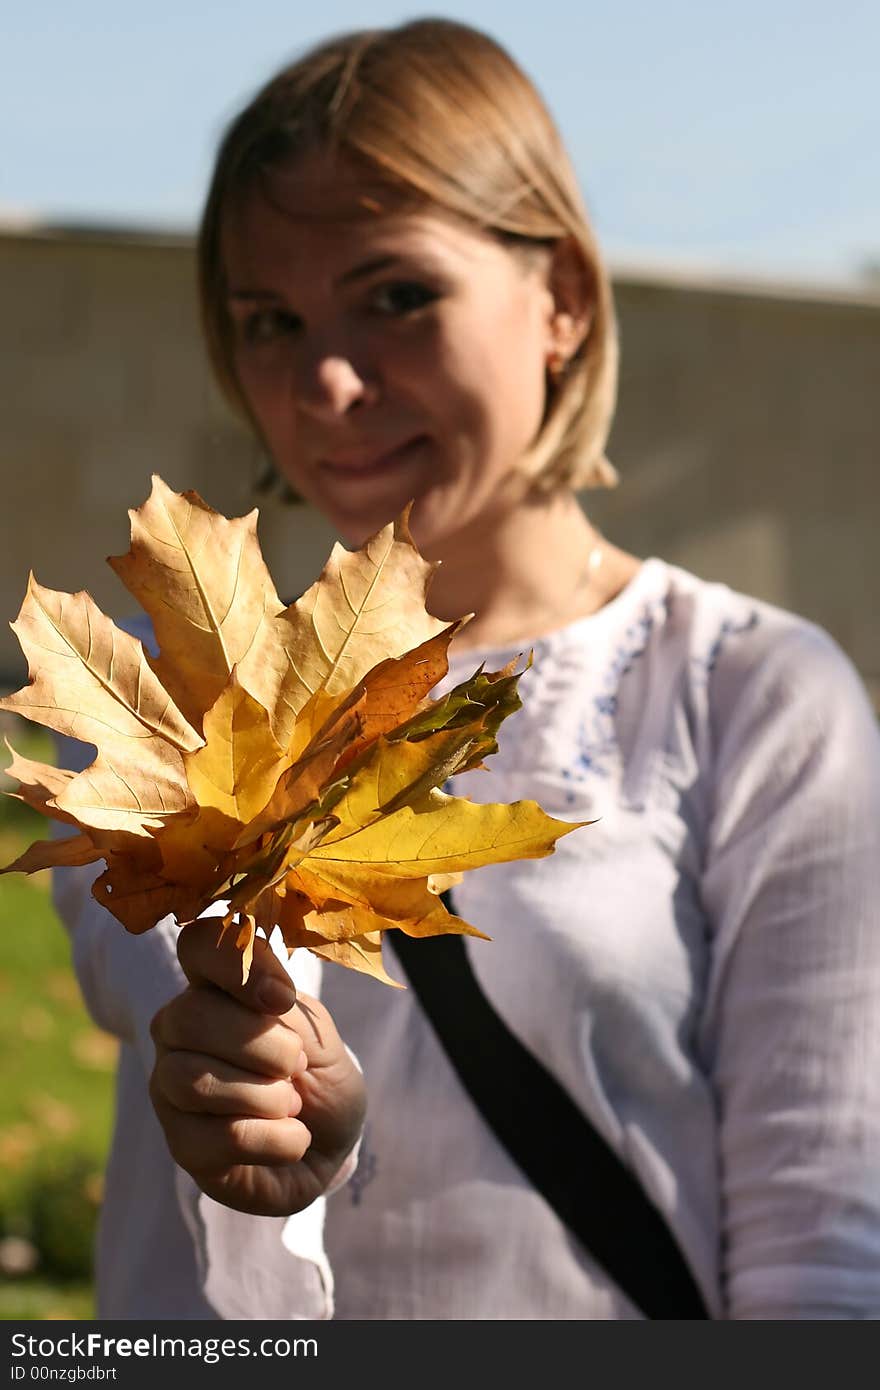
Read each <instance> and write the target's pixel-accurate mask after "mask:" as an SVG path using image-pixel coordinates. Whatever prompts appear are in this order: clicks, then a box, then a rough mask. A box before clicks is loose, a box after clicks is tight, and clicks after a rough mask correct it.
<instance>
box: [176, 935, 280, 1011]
mask: <svg viewBox="0 0 880 1390" xmlns="http://www.w3.org/2000/svg"><path fill="white" fill-rule="evenodd" d="M177 956H178V959H179V961H180V964H181V967H182V968H183V973H184V974H185V975H186V978H187V979H188V980H189V983H190V984H191V985H214V986H216V988H217V989H221V990H223V992H224V994H228V995H230V996H231V998H233V999H237V1000H238V1001H239V1003H241V1004H245V1005H246V1006H247V1007H248V1008H249V1009H253V1010H254V1011H255V1012H256V1013H265V1014H286V1013H287V1012H288V1011H289V1010H290V1009H292V1008H293V1006H294V1004H295V1003H296V988H295V986H294V983H293V981H292V980H291V978H290V976H289V975H288V973H287V971H286V970H285V968H284V966H283V965H282V963H281V961H280V960H279V959H278V957H277V956H276V955H275V953H274V951H273V950H272V948H271V946H270V945H269V943H268V942H267V941H264V940H263V938H262V937H259V936H258V937H257V938H256V940H255V941H254V958H253V962H252V964H251V968H250V973H249V975H248V978H247V983H246V984H242V980H241V973H242V972H241V951H240V950H238V949H237V947H236V945H235V933H234V932H233V931H227V932H226V933H225V934H224V936H223V939H222V941H221V940H220V923H219V921H218V919H217V918H216V917H201V918H199V919H198V920H197V921H195V922H190V923H189V924H188V925H187V926H185V927H182V928H181V930H180V934H179V936H178V938H177Z"/></svg>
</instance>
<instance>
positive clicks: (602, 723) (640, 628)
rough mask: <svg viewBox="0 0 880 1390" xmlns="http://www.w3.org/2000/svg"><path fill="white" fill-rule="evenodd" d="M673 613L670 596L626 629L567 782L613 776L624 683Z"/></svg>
mask: <svg viewBox="0 0 880 1390" xmlns="http://www.w3.org/2000/svg"><path fill="white" fill-rule="evenodd" d="M669 609H670V599H669V596H668V595H664V597H663V598H662V599H661V600H660V601H659V602H654V603H647V604H645V606H644V608H643V609H642V611H641V613H640V614H639V615H638V617H637V618H636V619H635V621H634V622H632V623H631V624H630V626H629V627H628V628H627V629H626V631H625V633H624V635H623V640H622V641H621V643H620V645H619V646H618V648H617V650H616V651H615V653H614V656H613V658H612V661H611V664H610V666H609V668H608V671H607V673H606V675H605V678H604V681H603V689H602V691H601V692H600V694H598V695H597V696H595V698H594V699H593V702H592V709H591V711H590V714H589V716H588V718H587V719H586V721H585V723H584V724H583V726H582V727H581V729H580V732H579V734H578V742H577V751H576V754H575V764H574V767H570V768H563V771H562V776H563V778H565V780H566V781H568V782H572V783H576V784H578V785H579V786H580V785H582V784H583V783H584V782H585V781H587V779H588V778H589V776H590V775H591V774H593V775H595V776H597V777H607V776H608V775H609V772H610V768H609V765H608V764H609V760H610V759H611V758H612V757H613V756H614V754H615V753H616V751H617V731H616V729H615V727H614V720H615V718H616V715H617V706H618V690H619V687H620V682H621V681H622V680H623V678H624V676H626V675H627V674H628V673H629V672H630V671H631V670H632V668H633V666H634V665H635V664H636V662H637V661H638V660H639V658H640V657H642V656H644V654H645V652H646V651H647V649H648V643H649V641H650V640H651V633H652V632H653V630H654V627H655V626H656V623H657V621H658V619H659V618H661V617H662V618H666V617H667V616H668V614H669ZM566 800H567V801H568V804H569V805H572V804H573V803H574V802H575V801H576V800H577V794H576V792H575V790H574V789H573V788H572V789H571V790H570V791H568V792H567V793H566Z"/></svg>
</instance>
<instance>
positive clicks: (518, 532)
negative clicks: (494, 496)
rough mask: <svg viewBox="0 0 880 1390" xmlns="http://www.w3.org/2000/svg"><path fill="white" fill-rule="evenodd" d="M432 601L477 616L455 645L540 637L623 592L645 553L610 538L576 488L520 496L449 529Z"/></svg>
mask: <svg viewBox="0 0 880 1390" xmlns="http://www.w3.org/2000/svg"><path fill="white" fill-rule="evenodd" d="M427 554H428V558H429V559H432V560H441V561H442V564H441V566H440V568H439V569H438V570H437V572H436V574H435V576H434V579H433V581H432V583H431V589H430V592H429V596H428V607H429V608H430V610H431V612H432V613H435V614H436V615H437V617H439V618H442V619H444V620H445V621H447V622H451V621H452V620H453V619H455V618H460V617H462V615H463V614H465V613H473V614H474V615H475V616H474V618H473V619H472V621H471V622H470V623H468V625H467V627H465V628H464V629H463V631H462V632H461V634H460V636H459V637H457V638H456V639H455V642H454V644H453V646H454V650H457V651H464V650H467V649H469V648H471V647H480V646H498V645H504V644H506V643H508V642H516V641H519V640H521V639H527V638H530V637H538V636H541V635H544V634H546V633H548V632H552V631H554V630H555V629H557V628H560V627H564V626H565V625H566V624H567V623H569V622H573V621H574V620H575V619H576V618H580V617H586V616H587V615H588V614H590V613H594V612H596V611H597V610H598V609H599V608H601V607H602V606H603V605H604V604H605V603H607V602H608V600H609V599H610V598H613V597H614V594H615V593H617V592H619V590H620V589H621V588H622V587H623V585H624V584H625V583H627V582H628V580H629V579H630V578H631V577H632V574H633V573H634V572H635V570H636V569H637V568H638V561H636V560H635V559H634V558H633V557H632V556H627V555H625V554H624V552H623V551H620V550H617V548H616V547H614V546H612V545H609V544H608V542H607V541H605V540H604V539H603V538H602V537H601V536H600V535H599V533H598V531H597V530H596V528H595V527H594V526H593V525H592V524H591V522H590V521H589V520H588V519H587V517H586V516H585V515H584V513H583V511H582V510H581V507H580V506H579V505H578V502H577V499H576V498H575V496H574V494H573V493H572V492H569V491H565V492H558V493H554V494H553V495H552V496H549V497H538V498H534V499H531V498H530V499H529V500H528V501H527V502H520V503H519V504H518V505H515V506H512V507H510V508H509V509H507V510H505V511H502V512H499V513H497V514H495V515H493V516H492V518H491V520H489V521H487V519H486V518H485V517H481V518H479V520H478V521H477V522H475V523H472V524H470V525H469V526H467V527H464V528H462V529H461V530H459V531H456V532H455V533H454V534H452V535H450V536H448V537H446V538H445V539H444V541H443V542H442V543H441V544H439V545H438V546H437V547H436V548H435V549H433V550H430V551H428V552H427Z"/></svg>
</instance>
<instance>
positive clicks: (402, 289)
mask: <svg viewBox="0 0 880 1390" xmlns="http://www.w3.org/2000/svg"><path fill="white" fill-rule="evenodd" d="M439 297H440V296H439V294H438V293H437V291H436V290H432V289H430V288H429V287H428V286H427V285H423V284H421V283H420V282H419V281H418V280H393V281H391V283H390V284H387V285H380V286H378V288H377V289H375V290H373V291H372V293H371V294H370V304H371V306H372V307H373V308H374V309H376V310H378V312H379V313H380V314H388V315H389V316H397V317H400V318H403V317H405V316H406V315H407V314H414V313H415V312H416V311H417V310H418V309H424V308H425V306H426V305H428V304H433V302H434V300H436V299H439Z"/></svg>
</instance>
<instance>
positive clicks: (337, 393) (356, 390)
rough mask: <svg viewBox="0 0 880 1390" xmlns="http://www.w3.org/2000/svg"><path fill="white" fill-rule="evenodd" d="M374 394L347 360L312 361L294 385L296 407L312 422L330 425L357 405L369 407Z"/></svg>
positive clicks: (364, 379) (329, 357)
mask: <svg viewBox="0 0 880 1390" xmlns="http://www.w3.org/2000/svg"><path fill="white" fill-rule="evenodd" d="M377 394H378V393H377V391H376V387H375V385H374V384H373V383H371V382H369V381H368V380H367V379H366V377H365V376H364V374H363V373H362V372H360V371H359V370H358V369H357V368H356V367H355V365H354V363H353V362H351V360H350V359H349V358H348V357H340V356H330V355H329V354H328V355H326V356H323V357H321V358H319V359H318V360H317V361H315V362H314V363H313V365H312V368H311V370H310V371H309V372H308V373H307V374H306V375H305V376H304V378H303V379H301V380H300V381H299V382H298V391H297V396H298V401H297V403H298V405H299V408H300V409H301V410H302V411H304V412H305V413H306V414H307V415H311V416H312V417H313V418H314V419H317V420H321V421H332V420H337V419H339V417H340V416H342V415H347V414H348V413H349V411H351V410H354V409H356V408H357V407H358V406H360V405H365V404H370V403H372V402H373V401H374V400H375V399H376V397H377Z"/></svg>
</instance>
